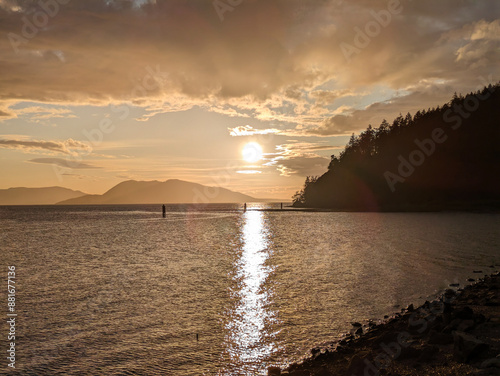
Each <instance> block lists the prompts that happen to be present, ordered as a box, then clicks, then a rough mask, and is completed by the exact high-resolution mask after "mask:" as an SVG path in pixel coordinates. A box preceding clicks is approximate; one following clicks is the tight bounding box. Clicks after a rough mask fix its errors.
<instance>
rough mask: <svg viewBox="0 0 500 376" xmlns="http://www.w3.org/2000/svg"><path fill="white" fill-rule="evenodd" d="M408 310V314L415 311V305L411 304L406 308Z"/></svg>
mask: <svg viewBox="0 0 500 376" xmlns="http://www.w3.org/2000/svg"><path fill="white" fill-rule="evenodd" d="M406 310H407V311H408V312H413V311H414V310H415V308H414V307H413V304H410V305H409V306H408V307H406Z"/></svg>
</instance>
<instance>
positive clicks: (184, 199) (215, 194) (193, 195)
mask: <svg viewBox="0 0 500 376" xmlns="http://www.w3.org/2000/svg"><path fill="white" fill-rule="evenodd" d="M252 201H260V200H257V199H255V198H253V197H250V196H247V195H244V194H242V193H238V192H233V191H230V190H228V189H225V188H220V187H208V186H204V185H201V184H196V183H190V182H187V181H182V180H177V179H170V180H167V181H164V182H160V181H135V180H128V181H124V182H122V183H119V184H118V185H116V186H114V187H113V188H111V189H110V190H109V191H107V192H106V193H104V194H102V195H85V196H82V197H77V198H72V199H69V200H64V201H61V202H59V203H58V204H60V205H102V204H174V203H233V202H234V203H239V202H252Z"/></svg>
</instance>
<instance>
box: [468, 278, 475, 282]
mask: <svg viewBox="0 0 500 376" xmlns="http://www.w3.org/2000/svg"><path fill="white" fill-rule="evenodd" d="M467 282H476V280H475V279H474V278H469V279H467Z"/></svg>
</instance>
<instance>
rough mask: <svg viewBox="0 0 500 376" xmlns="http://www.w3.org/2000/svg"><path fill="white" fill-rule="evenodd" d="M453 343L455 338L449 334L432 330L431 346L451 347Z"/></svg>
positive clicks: (430, 336) (430, 334)
mask: <svg viewBox="0 0 500 376" xmlns="http://www.w3.org/2000/svg"><path fill="white" fill-rule="evenodd" d="M451 343H453V336H452V335H451V334H449V333H438V332H436V331H435V330H431V332H430V333H429V344H431V345H449V344H451Z"/></svg>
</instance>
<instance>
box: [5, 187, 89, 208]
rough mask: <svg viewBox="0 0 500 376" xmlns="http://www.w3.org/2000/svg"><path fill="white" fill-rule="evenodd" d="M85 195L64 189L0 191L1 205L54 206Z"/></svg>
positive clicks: (10, 189)
mask: <svg viewBox="0 0 500 376" xmlns="http://www.w3.org/2000/svg"><path fill="white" fill-rule="evenodd" d="M84 195H85V193H83V192H80V191H74V190H72V189H68V188H62V187H46V188H22V187H20V188H9V189H0V205H53V204H55V203H57V202H59V201H63V200H69V199H72V198H76V197H80V196H84Z"/></svg>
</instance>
